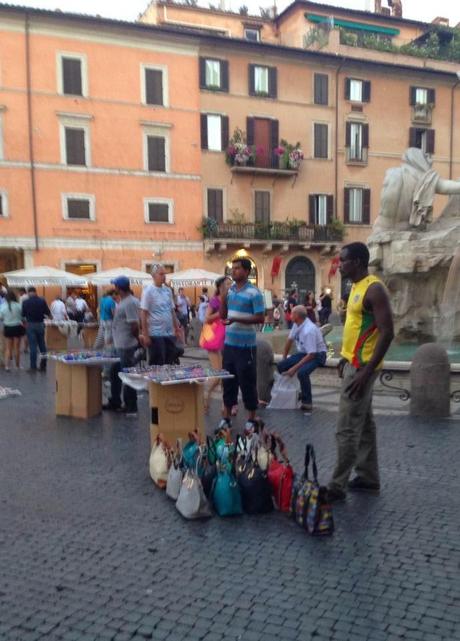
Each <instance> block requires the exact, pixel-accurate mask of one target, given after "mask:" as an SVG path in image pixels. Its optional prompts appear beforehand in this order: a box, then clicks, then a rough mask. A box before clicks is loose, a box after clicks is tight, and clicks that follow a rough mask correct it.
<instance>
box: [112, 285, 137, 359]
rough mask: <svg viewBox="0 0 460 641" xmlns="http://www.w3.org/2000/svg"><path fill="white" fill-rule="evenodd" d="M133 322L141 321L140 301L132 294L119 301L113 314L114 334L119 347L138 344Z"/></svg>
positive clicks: (123, 347)
mask: <svg viewBox="0 0 460 641" xmlns="http://www.w3.org/2000/svg"><path fill="white" fill-rule="evenodd" d="M131 323H139V301H138V300H137V298H135V297H134V296H131V295H130V296H127V297H126V298H123V299H122V300H121V301H120V302H119V303H118V305H117V306H116V307H115V311H114V314H113V322H112V336H113V344H114V345H115V347H116V348H117V349H129V348H130V347H136V346H137V342H138V341H137V338H136V337H135V336H133V335H132V332H131Z"/></svg>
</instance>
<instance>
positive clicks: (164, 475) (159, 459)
mask: <svg viewBox="0 0 460 641" xmlns="http://www.w3.org/2000/svg"><path fill="white" fill-rule="evenodd" d="M170 464H171V456H170V452H169V448H168V446H167V445H166V443H165V442H164V441H163V439H162V438H161V436H157V438H156V440H155V443H154V444H153V447H152V451H151V453H150V460H149V468H150V476H151V477H152V481H153V482H154V483H155V485H158V487H161V488H162V489H164V488H165V487H166V483H167V480H168V472H169V468H170Z"/></svg>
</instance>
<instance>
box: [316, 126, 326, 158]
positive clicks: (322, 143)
mask: <svg viewBox="0 0 460 641" xmlns="http://www.w3.org/2000/svg"><path fill="white" fill-rule="evenodd" d="M313 132H314V149H313V155H314V157H315V158H328V157H329V141H328V132H329V126H328V125H326V124H321V123H317V122H315V123H314V127H313Z"/></svg>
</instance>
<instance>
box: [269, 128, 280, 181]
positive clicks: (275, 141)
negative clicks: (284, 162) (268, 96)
mask: <svg viewBox="0 0 460 641" xmlns="http://www.w3.org/2000/svg"><path fill="white" fill-rule="evenodd" d="M278 145H279V122H278V120H272V122H271V132H270V160H271V166H272V167H274V168H275V169H276V168H277V167H278V165H279V158H278V156H276V155H275V154H274V153H273V152H274V150H275V149H276V147H278Z"/></svg>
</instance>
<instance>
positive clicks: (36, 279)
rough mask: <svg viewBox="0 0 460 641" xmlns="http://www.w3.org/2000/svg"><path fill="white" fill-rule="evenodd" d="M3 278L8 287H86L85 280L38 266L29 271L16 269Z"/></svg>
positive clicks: (61, 271)
mask: <svg viewBox="0 0 460 641" xmlns="http://www.w3.org/2000/svg"><path fill="white" fill-rule="evenodd" d="M3 276H4V277H5V278H6V282H7V283H8V285H9V286H10V287H33V286H35V285H38V286H43V287H48V286H50V287H55V286H66V287H86V284H87V281H86V278H83V277H82V276H78V275H77V274H72V273H71V272H65V271H64V270H63V269H56V268H55V267H47V266H46V265H40V266H38V267H31V268H30V269H16V270H15V271H13V272H5V273H4V274H3Z"/></svg>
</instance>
